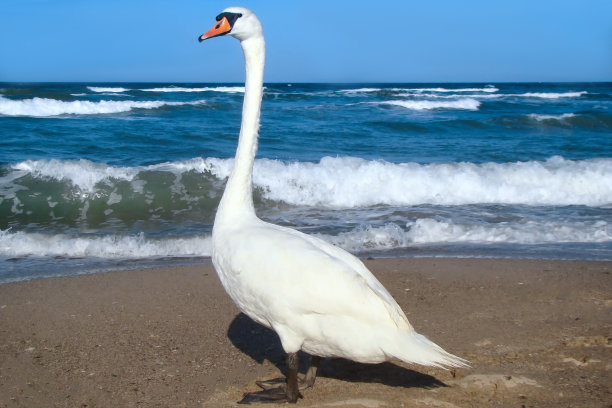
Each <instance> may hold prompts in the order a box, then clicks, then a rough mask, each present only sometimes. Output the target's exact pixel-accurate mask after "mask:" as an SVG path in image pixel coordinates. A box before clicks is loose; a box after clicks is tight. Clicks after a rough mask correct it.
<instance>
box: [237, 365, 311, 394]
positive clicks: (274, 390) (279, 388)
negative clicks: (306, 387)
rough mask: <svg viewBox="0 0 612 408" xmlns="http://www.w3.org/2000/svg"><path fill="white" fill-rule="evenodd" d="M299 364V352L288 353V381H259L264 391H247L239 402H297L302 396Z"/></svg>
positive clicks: (258, 383)
mask: <svg viewBox="0 0 612 408" xmlns="http://www.w3.org/2000/svg"><path fill="white" fill-rule="evenodd" d="M298 365H299V359H298V355H297V353H287V379H286V382H285V381H281V379H274V380H270V381H258V382H257V385H259V386H260V387H261V388H263V391H259V392H250V393H246V394H244V398H242V400H241V401H239V402H238V403H239V404H250V403H254V402H260V403H261V402H293V403H295V402H297V400H298V398H300V397H301V395H300V388H299V386H298V376H297V373H298ZM274 385H275V386H274Z"/></svg>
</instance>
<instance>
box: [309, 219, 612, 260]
mask: <svg viewBox="0 0 612 408" xmlns="http://www.w3.org/2000/svg"><path fill="white" fill-rule="evenodd" d="M319 237H320V238H322V239H324V240H326V241H328V242H331V243H333V244H335V245H337V246H340V247H342V248H344V249H346V250H348V251H351V252H362V251H369V250H389V249H396V248H405V247H409V246H410V245H415V244H417V245H422V244H440V243H471V244H491V243H508V244H525V245H534V244H550V243H566V242H581V243H601V242H612V225H611V224H610V223H607V222H605V221H601V220H600V221H594V222H558V221H527V222H514V223H497V224H481V225H477V224H467V223H464V224H462V223H460V222H453V221H450V220H436V219H433V218H422V219H417V220H415V221H412V222H409V223H408V224H407V225H405V226H400V225H397V224H394V223H389V224H386V225H383V226H376V227H373V226H365V227H364V226H360V227H358V228H356V229H354V230H352V231H348V232H343V233H340V234H338V235H319Z"/></svg>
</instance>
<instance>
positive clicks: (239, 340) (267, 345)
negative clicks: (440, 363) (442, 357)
mask: <svg viewBox="0 0 612 408" xmlns="http://www.w3.org/2000/svg"><path fill="white" fill-rule="evenodd" d="M227 335H228V337H229V339H230V341H231V342H232V343H233V344H234V346H236V347H237V348H238V349H240V350H241V351H242V352H243V353H245V354H247V355H248V356H249V357H251V358H252V359H253V360H255V361H257V362H258V363H260V364H261V363H263V362H264V360H269V361H270V362H271V363H272V364H274V365H275V366H276V367H277V368H278V369H279V370H280V371H281V372H283V374H285V352H284V351H283V348H282V346H281V342H280V340H279V338H278V336H277V335H276V333H275V332H274V331H272V330H270V329H268V328H266V327H263V326H261V325H260V324H258V323H255V322H254V321H253V320H251V318H249V317H248V316H247V315H245V314H243V313H240V314H238V315H237V316H236V317H235V318H234V320H233V321H232V323H231V324H230V327H229V329H228V331H227ZM309 360H310V359H309V356H308V355H307V354H306V353H300V372H301V373H305V372H306V370H307V369H308V365H309ZM317 377H327V378H335V379H338V380H343V381H351V382H364V383H380V384H385V385H388V386H392V387H406V388H409V387H421V388H434V387H446V384H444V383H443V382H441V381H439V380H438V379H436V378H435V377H432V376H431V375H427V374H422V373H419V372H418V371H413V370H409V369H407V368H404V367H400V366H397V365H395V364H392V363H381V364H362V363H356V362H354V361H350V360H346V359H343V358H326V359H324V360H322V361H321V365H320V367H319V372H318V375H317Z"/></svg>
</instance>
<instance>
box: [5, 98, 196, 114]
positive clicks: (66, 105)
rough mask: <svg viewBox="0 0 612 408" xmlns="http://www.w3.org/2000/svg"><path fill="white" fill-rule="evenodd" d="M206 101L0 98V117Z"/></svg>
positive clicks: (102, 111)
mask: <svg viewBox="0 0 612 408" xmlns="http://www.w3.org/2000/svg"><path fill="white" fill-rule="evenodd" d="M204 103H206V101H203V100H200V101H193V102H168V101H106V100H102V101H97V102H93V101H78V100H77V101H61V100H57V99H49V98H32V99H19V100H13V99H7V98H4V97H2V96H0V115H6V116H29V117H49V116H60V115H99V114H109V113H120V112H129V111H131V110H132V109H157V108H160V107H162V106H180V105H199V104H204Z"/></svg>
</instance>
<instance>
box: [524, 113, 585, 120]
mask: <svg viewBox="0 0 612 408" xmlns="http://www.w3.org/2000/svg"><path fill="white" fill-rule="evenodd" d="M528 116H529V117H530V118H531V119H533V120H536V121H538V122H543V121H564V120H566V119H570V118H575V117H576V114H575V113H563V114H561V115H540V114H537V113H531V114H529V115H528Z"/></svg>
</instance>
